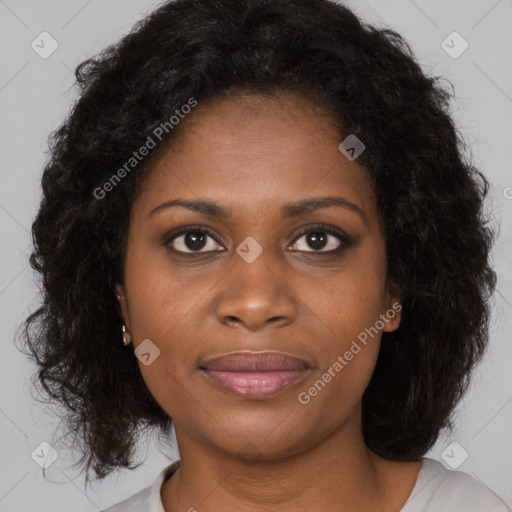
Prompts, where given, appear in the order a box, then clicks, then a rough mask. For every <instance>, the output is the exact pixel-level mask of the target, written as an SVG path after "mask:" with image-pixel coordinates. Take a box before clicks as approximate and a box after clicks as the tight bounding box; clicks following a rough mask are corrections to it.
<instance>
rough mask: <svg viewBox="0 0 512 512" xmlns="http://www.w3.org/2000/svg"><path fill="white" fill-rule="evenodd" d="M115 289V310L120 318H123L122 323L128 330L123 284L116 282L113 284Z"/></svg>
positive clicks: (128, 323)
mask: <svg viewBox="0 0 512 512" xmlns="http://www.w3.org/2000/svg"><path fill="white" fill-rule="evenodd" d="M115 290H116V302H117V311H118V313H119V315H120V316H121V318H122V319H123V323H124V325H126V329H127V330H128V331H129V330H130V322H129V315H128V307H127V304H126V290H125V289H124V286H123V285H121V284H120V283H116V285H115Z"/></svg>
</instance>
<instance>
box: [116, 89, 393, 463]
mask: <svg viewBox="0 0 512 512" xmlns="http://www.w3.org/2000/svg"><path fill="white" fill-rule="evenodd" d="M323 113H324V111H322V110H320V109H319V107H315V106H314V105H312V104H310V103H309V102H307V101H306V100H304V99H301V98H298V97H295V96H291V95H285V94H279V95H274V96H273V97H272V99H268V98H267V99H263V98H258V97H255V96H249V95H240V96H234V97H232V98H230V99H222V100H216V101H214V102H212V103H209V104H204V105H201V104H199V105H198V106H197V107H196V109H194V111H193V112H192V113H191V114H189V115H188V117H186V118H185V119H183V120H182V121H181V123H182V124H181V125H180V126H179V129H180V132H179V134H177V135H179V136H178V137H177V138H176V139H174V140H173V141H172V142H171V144H170V145H169V147H168V149H167V150H166V151H165V153H164V154H163V155H162V156H161V157H160V158H159V160H158V162H157V163H156V165H155V166H154V168H153V170H152V172H151V173H150V174H149V176H148V178H147V179H146V181H145V182H144V184H143V187H142V188H141V191H140V194H139V195H138V197H137V199H136V200H135V202H134V205H133V208H132V212H131V220H130V231H129V238H128V246H127V254H126V266H125V287H124V288H123V287H121V286H120V285H118V287H117V290H118V292H119V294H120V295H123V296H124V299H123V300H122V301H121V304H122V310H123V317H124V320H125V324H126V326H127V330H128V331H129V333H130V334H131V336H132V340H133V343H134V346H135V348H137V347H139V349H138V350H137V353H139V356H141V353H142V354H144V355H143V356H141V357H140V359H141V360H139V365H140V369H141V372H142V375H143V377H144V380H145V382H146V383H147V386H148V388H149V390H150V391H151V393H152V394H153V396H154V397H155V399H156V400H157V401H158V402H159V404H160V405H161V406H162V408H163V409H164V410H165V411H166V412H167V413H168V414H169V415H170V416H171V417H172V418H173V419H174V421H175V426H176V432H177V434H178V433H179V434H180V435H182V436H188V437H189V438H193V439H194V440H195V441H196V442H200V443H202V444H203V445H208V446H210V447H215V448H216V449H219V450H221V451H223V452H225V453H230V454H240V455H241V454H243V453H245V452H247V453H249V452H252V455H253V456H254V454H255V453H257V454H258V455H257V456H258V457H262V458H272V457H277V456H282V455H285V454H292V453H298V452H300V451H302V450H306V449H307V448H309V447H311V446H312V445H313V444H315V443H317V442H318V440H319V439H322V438H324V437H325V436H327V435H329V434H330V433H332V432H334V431H335V430H337V429H340V428H346V429H347V432H348V431H352V432H356V433H359V434H360V430H361V427H360V407H361V398H362V395H363V392H364V390H365V388H366V386H367V384H368V382H369V379H370V377H371V375H372V372H373V369H374V365H375V362H376V359H377V355H378V351H379V341H380V335H381V331H383V330H384V331H392V330H394V329H395V328H396V327H397V326H398V322H399V316H400V315H399V314H396V315H394V318H392V317H390V316H386V317H385V318H386V321H385V322H383V321H382V318H383V316H382V315H386V312H387V311H389V310H390V308H392V305H393V304H395V305H396V300H397V297H396V296H395V295H393V293H392V290H390V289H387V287H386V279H385V276H386V264H385V262H386V254H385V240H384V236H383V233H382V231H381V227H380V224H379V217H378V210H377V204H376V198H375V195H374V193H373V192H372V188H371V183H370V179H369V175H368V173H367V171H366V170H365V168H363V167H362V166H360V165H359V164H358V163H357V160H354V161H350V160H349V159H348V158H346V156H344V154H343V153H341V152H340V150H339V149H338V146H339V144H340V142H341V140H340V137H339V134H338V133H337V131H336V129H335V128H334V124H333V123H332V122H329V120H328V119H327V118H326V117H325V116H323V115H322V114H323ZM363 142H364V141H363ZM327 197H331V198H339V202H337V203H336V202H335V201H332V202H331V204H330V205H324V206H322V207H317V206H319V205H318V203H316V204H315V203H314V202H312V203H311V204H310V205H309V206H307V205H303V206H302V207H299V208H292V207H291V206H293V205H294V204H296V203H298V202H302V201H306V202H308V201H312V200H313V199H315V200H321V199H323V198H327ZM175 200H180V201H184V200H186V201H208V202H211V203H215V205H216V207H215V208H210V209H204V208H203V209H202V211H198V209H194V208H193V207H190V208H187V207H185V206H177V205H175V206H169V207H162V208H161V209H159V210H158V211H156V212H154V210H155V209H156V208H157V207H159V206H160V205H162V204H164V203H166V202H169V201H175ZM217 210H219V211H222V212H224V213H225V215H223V216H221V215H218V213H219V212H218V211H217ZM152 212H153V213H152ZM318 224H322V225H324V227H317V225H318ZM190 226H194V228H190ZM304 228H311V231H310V232H309V233H307V232H306V233H304V234H301V233H300V232H301V230H303V229H304ZM194 229H195V230H198V229H199V230H208V231H210V232H211V234H209V233H207V232H206V231H203V232H201V233H197V232H196V233H194ZM326 229H331V230H332V231H333V233H329V232H326ZM171 231H173V232H176V236H171V235H170V232H171ZM177 232H181V233H177ZM337 233H339V235H340V238H338V236H337ZM379 320H380V321H379ZM383 324H384V325H383ZM375 326H377V327H375ZM375 328H377V331H378V334H375ZM365 329H366V331H365ZM371 329H373V330H371ZM363 333H366V336H365V335H364V334H363ZM368 333H371V335H369V334H368ZM358 336H359V338H358ZM365 338H366V340H365V341H366V343H363V342H362V340H363V339H365ZM143 340H151V341H150V342H148V341H144V344H143V345H140V344H141V342H143ZM354 342H355V343H356V345H354ZM356 346H357V347H359V350H358V349H357V348H356ZM237 351H253V352H260V351H276V352H282V353H285V354H287V355H289V356H293V357H295V358H297V359H299V360H300V361H301V362H302V364H303V365H304V366H305V369H304V370H302V371H300V370H297V371H291V370H290V368H291V367H290V368H288V370H285V369H284V368H283V367H279V368H277V366H276V367H273V368H274V370H275V371H273V372H268V373H267V375H263V373H265V372H264V371H260V372H254V370H255V369H258V368H256V367H254V368H253V373H252V375H249V373H250V372H249V371H248V369H247V368H245V367H243V368H241V369H242V370H243V372H242V374H235V373H234V372H233V371H231V373H229V370H233V368H228V369H227V370H226V368H222V367H218V368H217V370H218V371H217V372H215V371H214V368H213V367H212V366H209V367H205V364H207V363H206V361H207V360H209V359H211V358H214V357H216V356H220V355H223V354H227V353H232V352H237ZM276 361H277V359H276V360H274V362H276ZM336 363H337V364H336ZM226 364H227V363H226ZM205 368H209V369H210V372H208V371H206V370H205ZM238 368H239V369H240V367H238ZM259 369H260V370H261V368H259ZM267 369H268V368H267ZM222 370H224V371H222ZM278 370H280V371H278ZM329 376H330V378H329ZM215 377H218V378H220V379H225V382H226V383H227V384H226V386H227V388H226V387H223V386H222V385H220V384H218V383H217V382H216V381H215ZM315 383H316V385H315ZM285 384H287V385H285ZM283 385H285V387H282V386H283ZM230 386H231V387H230Z"/></svg>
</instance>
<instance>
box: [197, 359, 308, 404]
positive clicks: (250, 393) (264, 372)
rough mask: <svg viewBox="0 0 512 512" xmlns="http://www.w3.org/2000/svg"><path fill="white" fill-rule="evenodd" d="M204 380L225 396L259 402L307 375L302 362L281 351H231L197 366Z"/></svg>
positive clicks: (304, 364) (306, 367) (306, 369)
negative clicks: (225, 394) (212, 383)
mask: <svg viewBox="0 0 512 512" xmlns="http://www.w3.org/2000/svg"><path fill="white" fill-rule="evenodd" d="M201 369H202V370H203V371H204V373H205V374H206V376H207V377H209V379H210V380H211V381H213V382H214V383H215V384H217V385H218V386H220V387H221V388H223V389H224V390H226V391H228V392H229V393H231V394H233V395H236V396H240V397H243V398H249V399H253V400H261V399H264V398H268V397H270V396H272V395H275V394H276V393H278V392H279V391H281V390H283V389H284V388H286V387H288V386H291V385H292V384H294V383H295V382H297V381H299V380H300V379H302V377H303V376H304V375H305V374H306V373H308V372H309V370H310V367H309V366H308V365H307V364H306V363H305V362H303V361H302V360H300V359H298V358H296V357H292V356H289V355H287V354H283V353H281V352H268V351H267V352H247V351H244V352H232V353H230V354H226V355H223V356H219V357H215V358H213V359H210V360H208V361H206V362H204V363H203V364H202V365H201Z"/></svg>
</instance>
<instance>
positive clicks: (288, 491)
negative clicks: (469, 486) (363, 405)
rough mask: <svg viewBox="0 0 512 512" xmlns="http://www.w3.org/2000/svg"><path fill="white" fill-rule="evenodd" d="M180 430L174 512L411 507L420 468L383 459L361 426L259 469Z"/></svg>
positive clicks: (170, 508) (171, 499)
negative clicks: (369, 444) (367, 442)
mask: <svg viewBox="0 0 512 512" xmlns="http://www.w3.org/2000/svg"><path fill="white" fill-rule="evenodd" d="M175 428H176V439H177V441H178V447H179V451H180V457H181V463H180V468H179V469H178V470H177V471H176V473H175V474H174V475H173V476H172V477H171V478H170V479H169V480H167V482H165V483H164V485H163V487H162V492H161V496H162V501H163V505H164V508H165V510H166V511H167V512H174V511H176V510H187V511H188V510H190V511H194V510H200V511H201V512H210V511H218V510H224V511H226V512H227V511H231V510H233V511H235V510H236V511H237V512H249V511H251V512H252V511H254V510H258V511H262V512H266V511H269V512H270V511H272V512H277V511H279V512H291V511H296V510H298V509H301V510H323V511H324V512H330V511H333V512H334V511H336V512H340V511H344V510H347V511H349V510H350V511H352V512H358V511H363V510H364V511H371V510H375V511H377V510H378V511H379V512H385V511H387V510H390V511H396V510H399V509H400V508H401V507H402V506H403V505H404V503H405V502H406V501H407V498H408V497H409V495H410V493H411V491H412V489H413V487H414V484H415V481H416V477H417V473H418V471H419V469H420V466H421V464H420V463H419V462H411V463H406V462H392V461H388V460H385V459H382V458H380V457H378V456H377V455H375V454H374V453H373V452H371V451H370V450H369V449H368V448H367V447H366V445H365V443H364V440H363V437H362V433H361V429H360V428H357V426H356V428H350V427H349V426H348V425H344V426H342V427H341V428H339V429H338V430H337V431H335V432H333V433H331V434H330V435H328V436H326V437H325V438H324V439H323V440H322V441H321V442H320V443H317V444H315V445H314V446H311V447H309V449H305V450H303V451H301V452H300V453H295V454H291V455H288V456H279V457H276V456H273V457H270V456H267V457H266V458H262V457H263V455H261V454H260V456H259V458H257V459H253V460H252V461H251V460H247V459H243V458H240V457H237V456H234V455H233V454H229V453H227V452H225V451H220V450H219V449H216V448H212V447H211V445H208V444H207V443H199V442H198V441H197V439H196V438H192V437H190V436H189V435H187V433H186V431H185V430H184V429H182V428H181V427H180V425H175Z"/></svg>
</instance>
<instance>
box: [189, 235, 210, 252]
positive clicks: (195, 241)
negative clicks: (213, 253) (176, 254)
mask: <svg viewBox="0 0 512 512" xmlns="http://www.w3.org/2000/svg"><path fill="white" fill-rule="evenodd" d="M205 238H206V237H205V235H204V233H201V232H200V231H191V232H190V233H187V234H186V235H185V245H186V246H187V248H188V249H190V250H199V249H202V248H203V247H204V245H205Z"/></svg>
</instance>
